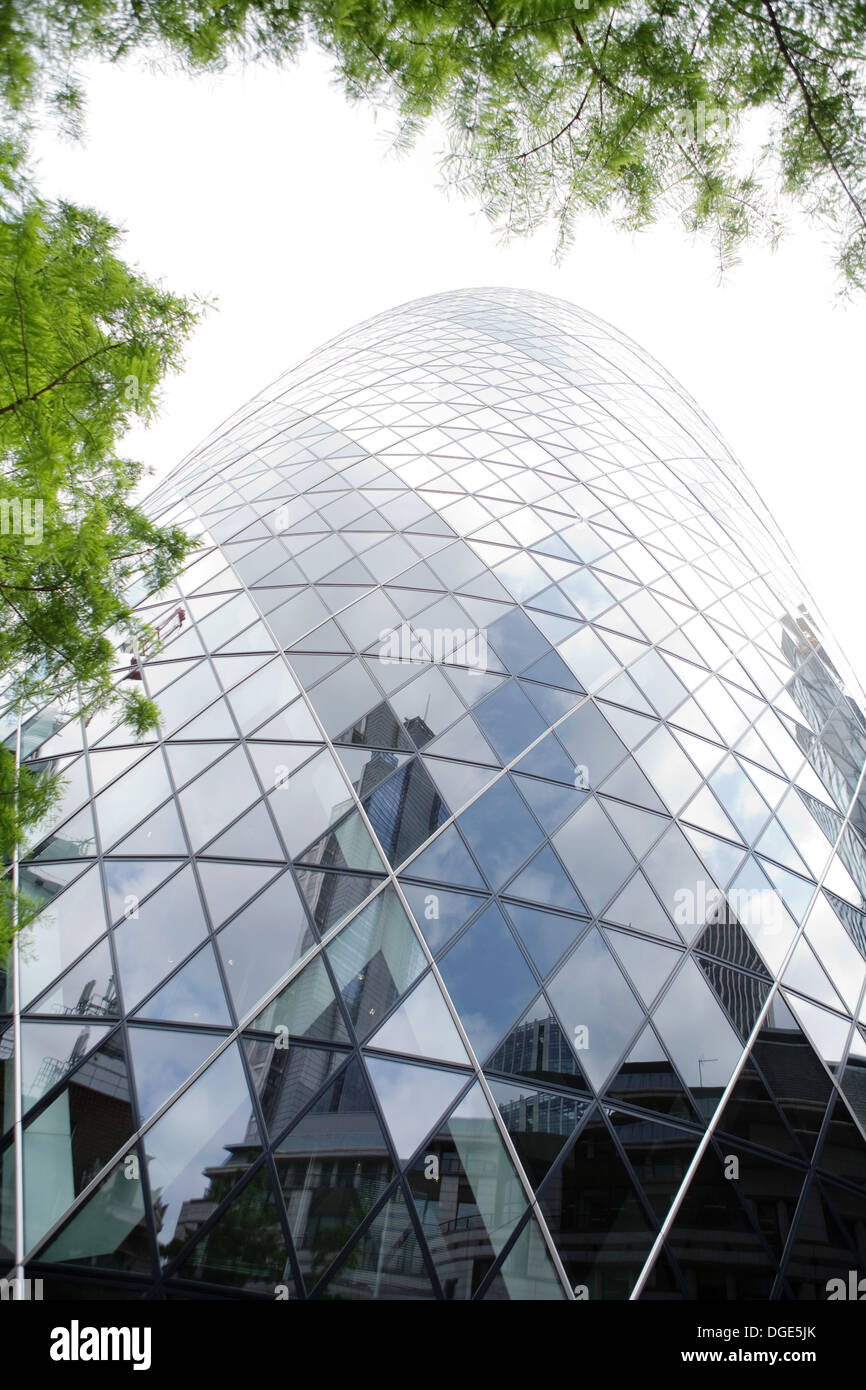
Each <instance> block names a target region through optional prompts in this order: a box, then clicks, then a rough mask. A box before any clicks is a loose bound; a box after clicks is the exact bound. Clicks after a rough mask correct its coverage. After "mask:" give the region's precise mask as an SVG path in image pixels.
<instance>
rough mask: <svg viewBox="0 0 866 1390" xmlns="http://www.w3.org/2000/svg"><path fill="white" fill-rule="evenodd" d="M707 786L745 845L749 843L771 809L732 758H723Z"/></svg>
mask: <svg viewBox="0 0 866 1390" xmlns="http://www.w3.org/2000/svg"><path fill="white" fill-rule="evenodd" d="M710 785H711V787H712V788H713V790H714V791H715V793H716V795H717V796H718V798H719V800H720V801H721V803H722V805H723V806H724V807H725V809H726V811H727V812H728V814H729V815H730V816H731V817H732V818H733V820H734V821H735V823H736V824H737V825H738V826H739V828H740V830H741V831H742V832H743V833H744V835H745V837H746V841H747V843H751V842H752V841H753V840H754V837H755V836H756V835H757V833H758V831H759V830H760V829H761V827H762V826H763V825H764V824H765V823H766V820H767V817H768V816H769V814H770V808H769V807H768V806H767V805H766V804H765V803H764V801H763V800H762V799H761V797H759V795H758V793H757V792H756V791H755V788H754V787H753V786H752V784H751V782H750V781H749V779H748V777H747V776H746V774H745V773H744V772H743V770H742V768H740V767H739V766H738V764H737V763H736V762H735V761H734V759H733V758H730V757H729V758H726V759H725V761H724V762H723V763H722V765H721V767H720V768H719V769H718V771H717V772H714V773H713V775H712V777H711V778H710Z"/></svg>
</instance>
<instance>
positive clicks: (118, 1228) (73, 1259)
mask: <svg viewBox="0 0 866 1390" xmlns="http://www.w3.org/2000/svg"><path fill="white" fill-rule="evenodd" d="M39 1258H40V1259H41V1260H46V1261H49V1262H55V1261H56V1262H57V1263H59V1264H78V1265H86V1266H88V1267H90V1268H97V1269H116V1270H124V1271H125V1272H127V1273H130V1274H138V1275H139V1276H142V1275H143V1276H144V1277H146V1278H151V1277H152V1275H153V1268H152V1262H151V1257H150V1239H149V1236H148V1230H147V1221H146V1218H145V1203H144V1192H143V1189H142V1182H141V1174H140V1168H139V1159H138V1154H137V1153H136V1152H135V1150H132V1151H131V1152H130V1153H129V1154H126V1155H125V1156H124V1157H123V1158H122V1159H121V1160H120V1162H119V1163H118V1164H117V1166H116V1167H115V1168H113V1169H112V1170H111V1172H110V1173H108V1175H107V1176H106V1177H105V1178H103V1180H102V1182H101V1183H100V1184H99V1186H98V1187H97V1189H96V1191H95V1192H93V1193H92V1194H91V1195H90V1197H88V1199H87V1201H86V1202H85V1203H84V1205H83V1206H81V1207H79V1208H78V1210H77V1211H76V1212H75V1213H74V1215H73V1216H71V1217H70V1218H69V1220H68V1221H67V1223H66V1225H65V1226H62V1227H61V1229H60V1230H59V1231H58V1232H57V1234H56V1235H55V1236H54V1237H53V1239H52V1240H51V1241H50V1242H49V1244H48V1245H47V1246H45V1248H44V1249H43V1250H41V1251H40V1252H39Z"/></svg>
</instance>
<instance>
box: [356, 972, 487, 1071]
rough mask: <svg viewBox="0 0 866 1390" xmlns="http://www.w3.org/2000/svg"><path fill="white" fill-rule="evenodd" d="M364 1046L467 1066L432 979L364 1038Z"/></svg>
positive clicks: (421, 984) (449, 1017) (456, 1035)
mask: <svg viewBox="0 0 866 1390" xmlns="http://www.w3.org/2000/svg"><path fill="white" fill-rule="evenodd" d="M367 1044H368V1046H369V1047H374V1048H378V1049H379V1050H381V1051H383V1052H402V1053H405V1054H406V1056H408V1057H421V1058H430V1059H431V1060H432V1059H433V1058H437V1059H438V1060H439V1061H442V1062H454V1063H456V1064H457V1065H458V1066H468V1065H469V1058H468V1057H467V1055H466V1049H465V1048H464V1046H463V1044H462V1042H461V1041H460V1035H459V1033H458V1032H457V1029H456V1028H455V1026H454V1021H453V1019H452V1017H451V1014H450V1013H449V1011H448V1008H447V1006H446V1004H445V1000H444V999H443V998H442V992H441V990H440V989H439V986H438V984H437V983H436V980H435V979H434V978H433V976H432V975H425V977H424V979H423V980H422V981H421V983H420V984H419V985H417V986H416V987H415V989H413V990H412V992H411V994H409V995H408V996H407V998H406V999H404V1001H403V1003H402V1004H401V1005H400V1007H399V1008H398V1009H395V1011H394V1013H392V1014H391V1017H390V1018H389V1019H388V1020H387V1022H386V1023H384V1024H383V1025H382V1027H381V1028H380V1029H379V1031H378V1032H377V1033H374V1034H373V1035H372V1037H370V1038H368V1040H367Z"/></svg>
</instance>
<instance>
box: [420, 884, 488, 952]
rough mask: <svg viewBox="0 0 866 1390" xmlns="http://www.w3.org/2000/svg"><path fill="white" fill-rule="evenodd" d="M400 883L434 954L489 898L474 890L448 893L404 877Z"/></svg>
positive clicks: (431, 885)
mask: <svg viewBox="0 0 866 1390" xmlns="http://www.w3.org/2000/svg"><path fill="white" fill-rule="evenodd" d="M400 886H401V887H402V889H403V892H404V893H405V895H406V900H407V902H408V904H409V908H410V910H411V912H412V915H413V917H414V918H415V921H416V922H417V924H418V926H419V927H420V928H421V931H422V932H423V934H424V938H425V940H426V942H427V945H428V946H429V947H430V950H431V951H432V952H433V953H434V955H435V954H436V953H437V952H438V951H440V950H441V948H442V947H443V946H444V945H445V943H446V942H447V941H450V940H451V937H452V936H453V935H454V933H455V932H456V931H458V930H459V928H460V927H462V926H463V925H464V924H465V923H466V922H468V920H469V918H470V917H471V916H472V914H473V913H474V912H476V911H477V910H478V908H479V907H481V906H482V905H483V904H484V903H485V902H486V901H487V899H486V898H480V897H476V896H474V895H473V894H470V893H454V892H448V891H446V890H445V889H443V888H439V887H434V885H433V884H431V883H419V884H416V883H408V882H403V881H402V880H401V883H400Z"/></svg>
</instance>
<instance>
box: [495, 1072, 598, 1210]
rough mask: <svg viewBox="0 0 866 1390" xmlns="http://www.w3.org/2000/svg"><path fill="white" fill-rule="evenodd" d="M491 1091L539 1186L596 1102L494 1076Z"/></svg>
mask: <svg viewBox="0 0 866 1390" xmlns="http://www.w3.org/2000/svg"><path fill="white" fill-rule="evenodd" d="M489 1085H490V1091H491V1094H492V1096H493V1099H494V1101H495V1103H496V1107H497V1109H498V1111H499V1114H500V1115H501V1117H502V1120H503V1123H504V1124H505V1128H506V1129H507V1130H508V1133H509V1136H510V1138H511V1142H512V1143H513V1145H514V1147H515V1149H516V1150H517V1156H518V1158H519V1159H520V1162H521V1163H522V1164H523V1169H524V1172H525V1173H526V1176H527V1177H528V1178H529V1181H530V1182H531V1184H532V1186H533V1188H536V1189H537V1188H539V1187H540V1186H541V1184H542V1182H543V1181H544V1179H545V1178H546V1177H547V1174H548V1173H549V1172H550V1169H551V1168H552V1166H553V1164H554V1163H555V1162H556V1159H557V1157H558V1156H559V1154H560V1153H561V1151H562V1148H563V1146H564V1145H565V1143H566V1141H567V1140H568V1138H569V1136H570V1135H571V1134H573V1133H574V1130H575V1129H576V1128H577V1125H578V1124H579V1122H580V1121H581V1120H582V1119H583V1117H584V1115H585V1114H586V1112H587V1110H588V1109H589V1107H590V1105H591V1104H592V1102H591V1101H590V1100H589V1099H588V1098H587V1099H586V1100H581V1099H579V1098H578V1097H577V1096H573V1095H572V1096H563V1095H559V1094H557V1093H556V1092H554V1091H545V1090H541V1089H536V1088H535V1087H533V1086H526V1085H520V1086H516V1085H515V1084H514V1083H513V1082H510V1081H497V1080H496V1078H495V1077H494V1078H491V1079H490V1082H489Z"/></svg>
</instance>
